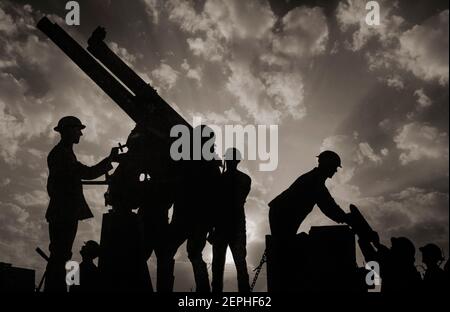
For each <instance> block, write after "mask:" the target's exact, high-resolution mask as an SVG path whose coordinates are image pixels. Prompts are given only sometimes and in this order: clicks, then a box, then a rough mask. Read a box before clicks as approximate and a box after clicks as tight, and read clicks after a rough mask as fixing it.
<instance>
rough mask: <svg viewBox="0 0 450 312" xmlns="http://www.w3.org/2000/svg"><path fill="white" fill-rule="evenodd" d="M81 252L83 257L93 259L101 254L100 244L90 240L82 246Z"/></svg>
mask: <svg viewBox="0 0 450 312" xmlns="http://www.w3.org/2000/svg"><path fill="white" fill-rule="evenodd" d="M80 254H81V256H82V257H83V259H87V260H93V259H95V258H97V257H98V256H99V254H100V245H99V244H98V243H97V242H96V241H93V240H89V241H87V242H85V243H84V246H83V247H81V250H80Z"/></svg>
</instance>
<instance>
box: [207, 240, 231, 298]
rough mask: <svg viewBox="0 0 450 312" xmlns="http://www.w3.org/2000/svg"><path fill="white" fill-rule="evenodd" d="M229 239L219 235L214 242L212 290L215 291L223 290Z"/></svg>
mask: <svg viewBox="0 0 450 312" xmlns="http://www.w3.org/2000/svg"><path fill="white" fill-rule="evenodd" d="M227 246H228V244H227V241H226V240H225V239H224V238H222V237H217V238H216V239H215V241H214V242H213V261H212V283H211V284H212V291H213V292H215V293H218V292H222V291H223V271H224V268H225V258H226V255H227Z"/></svg>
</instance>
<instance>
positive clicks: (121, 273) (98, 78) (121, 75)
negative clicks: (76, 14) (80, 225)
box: [37, 17, 219, 290]
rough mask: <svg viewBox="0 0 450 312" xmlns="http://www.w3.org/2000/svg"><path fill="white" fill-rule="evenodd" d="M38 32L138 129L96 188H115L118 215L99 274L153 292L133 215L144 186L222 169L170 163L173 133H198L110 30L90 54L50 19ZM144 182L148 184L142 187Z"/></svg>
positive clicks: (106, 228) (109, 227)
mask: <svg viewBox="0 0 450 312" xmlns="http://www.w3.org/2000/svg"><path fill="white" fill-rule="evenodd" d="M37 28H38V29H40V30H41V31H42V32H43V33H44V34H45V35H47V37H48V38H50V40H52V41H53V42H54V43H55V44H56V45H57V46H58V47H59V48H60V49H61V50H62V51H63V52H64V53H65V54H66V55H67V56H68V57H69V58H70V59H71V60H72V61H73V62H74V63H75V64H77V66H78V67H79V68H80V69H81V70H83V71H84V72H85V73H86V74H87V75H88V76H89V77H90V78H91V79H92V80H93V81H94V82H95V83H96V84H97V85H98V86H99V87H100V88H101V89H102V90H103V91H104V92H105V93H106V94H108V95H109V97H110V98H111V99H112V100H113V101H114V102H116V103H117V104H118V105H119V107H120V108H121V109H122V110H123V111H124V112H125V113H126V114H127V115H128V116H129V117H130V118H131V119H132V120H133V121H134V122H135V123H136V127H135V128H134V129H133V131H132V132H131V134H130V136H129V138H128V141H127V144H126V147H127V148H128V151H127V153H125V154H123V156H121V157H122V160H121V161H120V164H119V166H118V167H117V168H116V170H115V171H114V173H113V175H112V176H111V177H108V178H107V179H106V181H104V182H94V184H108V185H109V188H108V192H107V193H106V194H105V202H106V203H107V204H109V205H111V206H112V211H111V212H109V213H106V214H105V215H104V218H103V224H102V234H101V243H100V245H101V255H100V257H99V268H100V270H101V271H102V272H103V273H104V275H105V276H106V285H107V286H109V287H110V288H112V289H127V290H129V289H142V288H147V286H149V282H150V280H149V279H148V280H142V276H143V275H145V274H142V273H148V272H143V271H146V270H147V267H146V265H145V263H143V262H142V256H141V255H140V253H141V252H142V251H141V246H140V243H139V239H138V237H139V233H138V227H137V218H136V214H134V213H132V212H131V211H132V210H133V209H135V208H137V207H138V206H139V203H140V196H141V195H142V194H145V192H146V190H145V183H140V182H145V181H146V180H147V178H148V176H150V177H151V178H152V179H160V180H164V181H169V182H168V183H169V185H171V187H172V188H173V189H177V188H178V187H180V185H182V183H183V182H180V181H184V183H186V181H189V180H190V178H191V177H192V175H193V174H194V173H195V176H196V178H201V177H202V176H203V177H205V178H207V174H208V173H207V172H208V170H210V168H207V167H208V166H212V167H217V168H215V169H217V170H219V168H218V166H219V163H218V162H214V161H213V162H209V164H208V166H206V167H205V164H204V163H203V164H200V163H199V162H195V161H183V160H182V161H174V160H173V159H172V158H171V157H170V146H171V144H172V143H173V142H174V141H175V140H176V139H177V138H174V137H171V136H170V131H171V129H172V127H173V126H176V125H184V126H186V127H188V129H190V131H193V129H192V127H191V125H190V124H189V123H188V122H186V121H185V120H184V119H183V118H182V117H181V116H180V115H179V114H178V113H177V112H176V111H175V110H174V109H173V108H172V107H171V106H170V105H169V104H168V103H167V102H166V101H164V99H162V98H161V97H160V96H159V94H158V93H157V91H156V90H155V89H154V88H153V87H151V86H150V85H149V84H147V83H146V82H145V81H144V80H142V79H141V78H140V77H139V76H138V75H137V74H136V73H135V72H134V71H133V70H132V69H131V68H130V67H129V66H128V65H127V64H126V63H125V62H123V61H122V60H121V59H120V58H119V57H118V56H117V55H116V54H115V53H114V52H113V51H112V50H110V49H109V47H108V46H107V44H106V43H105V42H104V39H105V36H106V31H105V29H104V28H101V27H98V28H97V29H96V30H95V31H94V32H93V33H92V36H91V37H90V38H89V40H88V47H87V51H86V50H85V49H84V48H82V47H81V46H80V45H79V44H78V43H77V42H76V41H75V40H74V39H73V38H72V37H71V36H70V35H69V34H68V33H67V32H65V31H64V30H63V29H62V28H61V27H60V26H58V25H57V24H56V23H52V22H51V21H50V20H49V19H48V18H47V17H43V18H42V19H41V20H40V21H39V22H38V24H37ZM88 51H89V53H88ZM81 91H82V90H80V92H81ZM191 133H192V132H191ZM121 155H122V154H121ZM203 173H205V175H203ZM142 176H144V181H140V177H142ZM191 183H192V181H191ZM86 184H88V183H86ZM91 184H92V183H91ZM181 187H182V186H181ZM133 270H134V271H133ZM147 275H148V274H147ZM108 277H109V278H110V280H109V281H108ZM112 285H115V286H112ZM116 286H118V287H116Z"/></svg>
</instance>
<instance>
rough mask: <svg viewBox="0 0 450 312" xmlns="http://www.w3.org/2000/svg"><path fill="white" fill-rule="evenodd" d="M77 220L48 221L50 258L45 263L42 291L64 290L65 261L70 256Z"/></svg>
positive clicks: (65, 289) (65, 285) (65, 286)
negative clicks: (44, 278)
mask: <svg viewBox="0 0 450 312" xmlns="http://www.w3.org/2000/svg"><path fill="white" fill-rule="evenodd" d="M77 228H78V222H77V221H74V222H61V223H53V222H51V223H49V235H50V246H49V250H50V259H49V261H48V263H47V269H46V272H47V273H46V280H45V287H44V291H49V292H66V291H67V284H66V268H65V265H66V262H67V261H69V260H70V258H71V257H72V245H73V242H74V240H75V236H76V233H77Z"/></svg>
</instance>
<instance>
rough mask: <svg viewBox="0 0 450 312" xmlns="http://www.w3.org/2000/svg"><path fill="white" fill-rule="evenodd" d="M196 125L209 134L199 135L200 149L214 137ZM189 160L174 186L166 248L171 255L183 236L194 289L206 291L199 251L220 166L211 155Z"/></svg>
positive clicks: (208, 227)
mask: <svg viewBox="0 0 450 312" xmlns="http://www.w3.org/2000/svg"><path fill="white" fill-rule="evenodd" d="M199 127H200V129H201V132H202V133H205V130H204V129H205V128H207V129H208V130H209V134H210V136H209V137H204V136H202V138H201V147H202V150H203V147H205V144H206V143H207V142H209V140H214V137H215V135H214V132H213V131H212V129H211V128H209V127H206V126H204V125H201V126H199ZM194 133H195V129H194ZM210 153H211V154H214V145H211V149H210ZM190 162H191V166H189V165H188V167H189V168H190V169H189V171H188V172H186V175H185V176H186V177H187V178H186V179H185V180H184V181H181V182H180V184H179V185H178V186H177V194H176V195H175V203H174V210H173V215H172V222H171V224H170V241H171V243H170V250H171V254H172V255H173V256H174V255H175V254H176V252H177V249H178V247H179V246H180V245H181V244H183V242H184V241H185V240H186V239H187V247H186V248H187V253H188V258H189V260H190V261H191V263H192V268H193V271H194V278H195V284H196V291H198V292H210V291H211V289H210V285H209V277H208V269H207V266H206V263H205V261H203V255H202V253H203V249H204V248H205V245H206V238H207V236H208V233H209V232H210V231H211V230H212V228H213V216H214V213H215V210H214V208H215V206H216V202H217V198H218V197H217V194H218V191H219V190H218V188H219V180H220V169H219V166H217V160H216V159H215V158H214V159H212V160H207V159H205V158H204V157H203V156H202V158H201V160H193V161H190ZM219 162H220V161H219ZM199 168H201V169H200V170H199ZM200 172H201V173H202V174H200Z"/></svg>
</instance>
